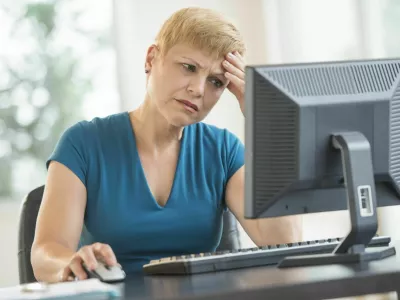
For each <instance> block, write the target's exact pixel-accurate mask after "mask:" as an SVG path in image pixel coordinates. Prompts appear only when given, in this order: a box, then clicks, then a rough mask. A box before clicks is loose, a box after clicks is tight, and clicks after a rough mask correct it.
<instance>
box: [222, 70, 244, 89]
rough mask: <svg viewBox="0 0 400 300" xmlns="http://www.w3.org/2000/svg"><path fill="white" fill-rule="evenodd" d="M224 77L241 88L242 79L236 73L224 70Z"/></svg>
mask: <svg viewBox="0 0 400 300" xmlns="http://www.w3.org/2000/svg"><path fill="white" fill-rule="evenodd" d="M224 75H225V77H226V78H227V79H228V80H229V81H230V82H231V83H232V84H233V85H235V86H236V87H238V88H241V87H242V86H244V80H243V79H241V78H239V77H237V76H236V75H234V74H232V73H230V72H225V74H224Z"/></svg>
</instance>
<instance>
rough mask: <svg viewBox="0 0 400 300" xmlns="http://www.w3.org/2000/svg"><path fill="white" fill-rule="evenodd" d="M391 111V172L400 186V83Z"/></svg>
mask: <svg viewBox="0 0 400 300" xmlns="http://www.w3.org/2000/svg"><path fill="white" fill-rule="evenodd" d="M390 111H391V112H390V114H391V117H390V123H391V124H390V173H391V174H392V176H393V179H394V181H396V183H397V186H400V84H399V85H398V86H397V88H396V90H395V92H394V95H393V98H392V101H391V109H390Z"/></svg>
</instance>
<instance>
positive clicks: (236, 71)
mask: <svg viewBox="0 0 400 300" xmlns="http://www.w3.org/2000/svg"><path fill="white" fill-rule="evenodd" d="M222 64H223V66H224V68H225V69H226V70H227V71H228V72H229V73H231V74H233V75H235V76H236V77H239V78H241V79H244V72H243V71H242V70H240V69H238V68H237V67H235V66H234V65H232V64H231V63H230V62H229V61H227V60H224V61H223V63H222Z"/></svg>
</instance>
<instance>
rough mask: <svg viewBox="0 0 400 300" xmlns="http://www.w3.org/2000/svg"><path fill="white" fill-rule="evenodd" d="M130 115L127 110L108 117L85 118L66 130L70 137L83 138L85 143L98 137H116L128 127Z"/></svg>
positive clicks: (65, 133)
mask: <svg viewBox="0 0 400 300" xmlns="http://www.w3.org/2000/svg"><path fill="white" fill-rule="evenodd" d="M128 121H129V117H128V115H127V113H126V112H124V113H118V114H112V115H108V116H106V117H95V118H93V119H92V120H83V121H80V122H77V123H75V124H74V125H72V126H70V127H69V128H67V129H66V130H65V132H64V136H65V135H66V136H67V137H69V138H73V139H83V140H84V141H85V143H87V142H90V141H93V140H94V139H96V138H102V137H115V136H116V133H118V132H121V128H123V127H126V124H127V122H128Z"/></svg>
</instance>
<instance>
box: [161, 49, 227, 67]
mask: <svg viewBox="0 0 400 300" xmlns="http://www.w3.org/2000/svg"><path fill="white" fill-rule="evenodd" d="M167 56H173V57H177V56H180V57H186V58H189V59H193V60H195V61H196V62H197V63H199V64H200V65H202V66H203V67H205V68H210V67H216V66H219V65H220V64H221V63H222V61H223V60H224V58H223V57H221V58H217V59H216V58H215V57H213V56H212V55H210V54H208V53H207V52H206V51H202V50H200V49H198V48H194V47H191V46H189V45H186V44H178V45H175V46H173V47H171V49H170V50H169V51H168V53H167Z"/></svg>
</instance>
